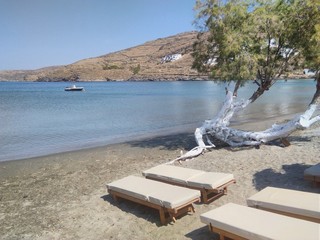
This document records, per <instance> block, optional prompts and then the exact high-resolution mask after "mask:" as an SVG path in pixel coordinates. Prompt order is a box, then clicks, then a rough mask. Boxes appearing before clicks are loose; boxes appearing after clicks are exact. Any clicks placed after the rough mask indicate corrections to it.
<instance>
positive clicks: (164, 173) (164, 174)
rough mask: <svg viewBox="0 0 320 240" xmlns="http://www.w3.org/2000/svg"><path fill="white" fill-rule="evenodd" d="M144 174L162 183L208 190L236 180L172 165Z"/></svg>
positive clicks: (231, 177) (147, 171) (162, 166)
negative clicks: (166, 182)
mask: <svg viewBox="0 0 320 240" xmlns="http://www.w3.org/2000/svg"><path fill="white" fill-rule="evenodd" d="M142 174H143V175H144V176H146V177H151V178H154V179H159V180H160V181H168V182H172V183H177V184H181V185H184V186H188V187H195V188H206V189H215V188H218V187H220V186H221V185H223V184H225V183H227V182H229V181H232V180H234V177H233V174H230V173H216V172H204V171H200V170H196V169H190V168H183V167H177V166H172V165H159V166H156V167H153V168H151V169H148V170H146V171H144V172H143V173H142Z"/></svg>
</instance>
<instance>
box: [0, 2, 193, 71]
mask: <svg viewBox="0 0 320 240" xmlns="http://www.w3.org/2000/svg"><path fill="white" fill-rule="evenodd" d="M194 5H195V0H0V70H27V69H38V68H42V67H48V66H56V65H65V64H71V63H74V62H76V61H78V60H81V59H85V58H90V57H97V56H101V55H104V54H107V53H111V52H115V51H119V50H122V49H126V48H129V47H134V46H137V45H140V44H143V43H145V42H147V41H151V40H155V39H157V38H164V37H168V36H172V35H175V34H178V33H182V32H186V31H193V30H196V29H195V27H194V25H193V24H192V23H193V21H194V19H195V12H194V11H193V8H194Z"/></svg>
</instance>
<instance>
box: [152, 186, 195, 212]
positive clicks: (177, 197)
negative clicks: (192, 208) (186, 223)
mask: <svg viewBox="0 0 320 240" xmlns="http://www.w3.org/2000/svg"><path fill="white" fill-rule="evenodd" d="M163 184H164V185H165V186H166V187H159V188H157V189H156V191H154V192H152V193H150V195H149V201H150V202H152V203H155V204H157V205H160V206H164V207H166V208H178V207H179V206H182V205H184V204H186V203H190V202H192V201H193V200H194V199H196V198H200V192H199V191H197V190H192V189H188V188H184V187H178V186H174V185H169V184H165V183H163Z"/></svg>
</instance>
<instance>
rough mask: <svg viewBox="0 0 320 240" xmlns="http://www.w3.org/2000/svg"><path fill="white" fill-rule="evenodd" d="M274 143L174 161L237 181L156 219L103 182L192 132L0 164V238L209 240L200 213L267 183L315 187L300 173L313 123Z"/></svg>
mask: <svg viewBox="0 0 320 240" xmlns="http://www.w3.org/2000/svg"><path fill="white" fill-rule="evenodd" d="M289 140H290V142H291V146H289V147H286V148H283V147H282V146H281V145H280V144H279V143H277V142H276V143H274V144H270V145H262V146H261V147H260V149H256V148H251V147H250V148H229V147H223V148H216V149H213V150H212V151H210V152H207V153H205V154H204V155H201V156H199V157H198V158H196V159H193V160H189V161H185V162H182V163H181V164H179V163H176V164H177V165H180V166H182V167H186V168H194V169H200V170H205V171H215V172H226V173H233V174H234V176H235V178H236V180H237V183H236V184H233V185H232V186H230V187H229V189H228V194H227V195H225V196H223V197H221V198H219V199H218V200H216V201H214V202H212V203H210V204H196V205H195V209H196V213H194V214H189V215H186V216H183V217H181V218H178V219H177V222H176V223H174V224H173V223H170V224H168V225H166V226H161V225H160V221H159V216H158V212H157V211H156V210H153V209H150V208H147V207H144V206H140V205H137V204H134V203H130V202H127V201H121V202H120V203H119V204H117V203H116V202H114V200H113V199H112V197H111V196H110V195H109V194H108V193H107V191H106V184H107V183H110V182H112V181H114V180H117V179H120V178H122V177H125V176H128V175H136V176H139V175H141V172H142V171H143V170H146V169H148V168H151V167H153V166H156V165H159V164H162V163H166V162H168V161H170V160H172V159H174V158H176V157H177V156H179V155H180V151H181V150H183V151H186V150H188V149H191V148H192V147H194V146H195V142H194V138H193V133H181V134H179V135H169V136H161V137H153V138H149V139H143V140H139V141H132V142H127V143H122V144H117V145H109V146H105V147H99V148H93V149H86V150H80V151H75V152H67V153H60V154H55V155H50V156H45V157H38V158H33V159H26V160H18V161H8V162H2V163H0V181H1V185H0V222H1V224H0V236H1V239H6V240H9V239H10V240H14V239H95V240H99V239H217V236H216V235H215V234H212V233H210V232H209V231H208V228H207V226H206V225H204V224H203V223H201V222H200V220H199V216H200V214H202V213H204V212H207V211H209V210H211V209H214V208H216V207H218V206H221V205H223V204H225V203H228V202H233V203H238V204H242V205H246V199H247V198H248V197H250V196H251V195H253V194H254V193H256V192H258V191H259V190H261V189H263V188H265V187H267V186H273V187H281V188H288V189H296V190H301V191H308V192H315V193H320V188H316V187H314V186H313V185H312V184H310V183H309V182H306V181H305V180H304V179H303V172H304V170H305V169H306V168H308V167H309V166H311V165H314V164H316V163H318V162H319V157H320V151H319V146H320V145H319V143H320V130H319V125H317V126H314V127H313V128H311V129H308V130H305V131H300V132H296V133H295V134H293V135H292V136H290V137H289Z"/></svg>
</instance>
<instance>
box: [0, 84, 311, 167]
mask: <svg viewBox="0 0 320 240" xmlns="http://www.w3.org/2000/svg"><path fill="white" fill-rule="evenodd" d="M77 85H78V86H83V87H85V91H84V92H65V91H64V88H65V87H66V86H68V84H67V83H27V82H0V161H5V160H15V159H21V158H27V157H33V156H40V155H46V154H51V153H57V152H63V151H69V150H76V149H81V148H88V147H94V146H101V145H107V144H110V143H114V142H123V141H127V140H133V139H135V138H138V137H141V136H147V135H148V136H151V135H160V134H165V133H168V134H169V133H174V132H177V131H193V130H194V129H195V128H196V127H198V126H201V124H202V122H203V121H204V120H205V119H209V118H212V117H213V116H214V114H215V113H216V112H217V111H218V110H219V107H220V106H221V104H222V102H223V100H224V94H225V91H224V88H225V85H223V84H216V83H213V82H196V81H195V82H85V83H77ZM255 87H256V86H255V85H254V84H252V83H251V84H248V86H247V88H246V89H247V90H241V91H240V96H241V95H242V96H249V94H250V93H251V92H252V90H253V89H254V88H255ZM314 91H315V82H314V81H311V80H301V81H300V80H299V81H297V80H294V81H288V82H284V81H279V82H278V83H277V84H276V85H275V86H274V87H273V89H272V91H268V92H267V93H266V94H265V95H264V97H263V98H262V99H259V101H258V102H257V103H255V104H254V107H251V108H249V109H248V110H246V112H245V114H243V115H242V116H238V117H237V118H236V119H235V121H234V123H235V124H237V123H241V122H246V121H252V120H254V121H259V119H260V120H261V119H266V118H272V117H276V116H279V115H289V114H293V113H295V112H300V111H303V110H304V108H305V107H306V105H307V104H308V103H309V101H310V100H311V98H312V95H313V93H314Z"/></svg>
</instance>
